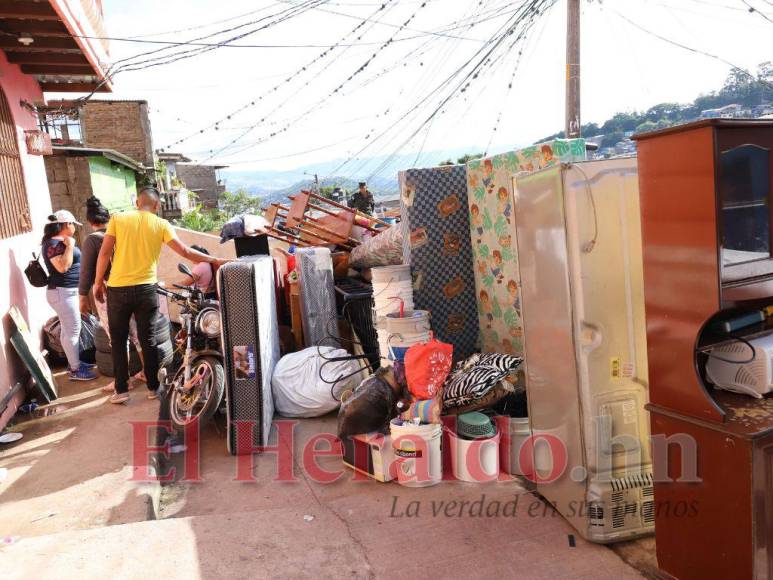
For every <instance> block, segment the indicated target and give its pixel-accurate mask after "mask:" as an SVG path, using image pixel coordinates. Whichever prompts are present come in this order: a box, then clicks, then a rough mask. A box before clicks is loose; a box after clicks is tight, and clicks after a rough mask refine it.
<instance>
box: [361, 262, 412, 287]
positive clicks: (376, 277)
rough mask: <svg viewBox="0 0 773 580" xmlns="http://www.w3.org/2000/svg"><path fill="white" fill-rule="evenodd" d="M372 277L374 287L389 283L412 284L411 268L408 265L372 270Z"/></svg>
mask: <svg viewBox="0 0 773 580" xmlns="http://www.w3.org/2000/svg"><path fill="white" fill-rule="evenodd" d="M370 272H371V275H372V276H373V278H372V281H373V285H374V286H375V285H377V284H386V283H388V282H403V281H408V282H411V267H410V266H407V265H403V264H401V265H399V266H381V267H379V268H372V269H371V271H370Z"/></svg>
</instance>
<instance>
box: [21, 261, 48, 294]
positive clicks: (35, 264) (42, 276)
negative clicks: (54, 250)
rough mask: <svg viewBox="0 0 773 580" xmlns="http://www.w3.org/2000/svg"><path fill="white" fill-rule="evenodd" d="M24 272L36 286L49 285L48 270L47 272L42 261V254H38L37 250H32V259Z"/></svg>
mask: <svg viewBox="0 0 773 580" xmlns="http://www.w3.org/2000/svg"><path fill="white" fill-rule="evenodd" d="M24 274H25V275H26V276H27V280H29V283H30V284H32V285H33V286H35V288H43V287H45V286H48V279H49V276H48V272H46V269H45V268H44V267H43V264H41V263H40V256H36V255H35V252H32V260H30V263H29V264H27V267H26V268H25V269H24Z"/></svg>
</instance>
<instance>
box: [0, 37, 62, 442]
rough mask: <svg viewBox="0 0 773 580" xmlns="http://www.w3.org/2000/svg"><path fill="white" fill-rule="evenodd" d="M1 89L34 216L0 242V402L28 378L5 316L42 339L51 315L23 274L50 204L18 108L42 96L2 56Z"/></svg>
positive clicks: (2, 419) (27, 122)
mask: <svg viewBox="0 0 773 580" xmlns="http://www.w3.org/2000/svg"><path fill="white" fill-rule="evenodd" d="M0 87H2V89H3V91H4V92H5V96H6V98H7V99H8V105H9V106H10V109H11V114H12V115H13V118H14V122H15V125H16V134H17V140H18V143H19V154H20V157H21V163H22V168H23V172H24V182H25V186H26V189H27V196H28V198H29V205H30V214H31V217H32V232H30V233H28V234H23V235H20V236H15V237H13V238H8V239H0V272H2V273H3V276H2V281H1V282H0V321H2V331H0V398H2V397H3V396H5V395H6V394H7V393H8V391H9V390H10V388H11V387H12V386H13V385H14V384H15V383H16V382H17V381H21V380H22V378H23V377H24V376H26V369H25V367H24V365H23V364H22V362H21V360H20V359H19V357H18V356H17V355H16V351H15V350H14V348H13V346H12V345H11V343H10V341H9V340H8V338H9V336H10V332H11V329H12V328H13V323H12V322H11V320H10V318H9V317H8V315H7V313H8V310H9V309H10V308H11V306H16V307H18V308H19V310H20V311H21V313H22V316H24V318H25V319H26V321H27V324H28V325H29V327H30V330H31V331H32V332H33V333H34V334H35V335H40V331H41V328H42V327H43V324H44V323H45V321H46V320H47V319H48V318H49V317H50V316H52V315H53V313H52V311H51V309H50V308H49V306H48V303H47V301H46V293H45V290H43V289H40V288H33V287H31V286H30V285H29V284H28V283H27V279H26V278H25V276H24V272H23V271H24V268H25V267H26V266H27V262H28V261H29V260H30V258H31V255H30V254H31V252H33V251H38V250H39V248H40V238H41V237H42V235H43V226H44V225H45V223H46V221H47V217H48V215H49V214H50V213H51V200H50V196H49V193H48V183H47V181H46V170H45V167H44V164H43V158H42V157H40V156H35V155H28V154H27V147H26V145H25V141H24V131H25V130H30V129H36V128H37V123H36V119H35V116H34V114H33V113H32V112H31V111H29V110H27V109H25V108H23V107H22V106H21V105H20V101H21V100H24V101H27V102H31V103H34V102H41V101H42V100H43V94H42V93H41V91H40V86H39V85H38V83H37V82H36V81H35V80H34V79H33V78H32V77H30V76H27V75H24V74H22V73H21V71H20V70H19V67H18V66H17V65H11V64H9V63H8V61H7V59H6V57H5V53H3V52H0ZM22 399H23V395H21V396H19V397H17V398H16V399H14V400H12V401H11V404H10V405H9V406H8V408H7V409H6V410H5V412H4V413H2V414H0V429H2V427H4V426H5V424H6V423H7V422H8V420H9V419H10V418H11V417H12V416H13V414H14V413H15V412H16V408H17V406H18V404H19V403H20V402H21V400H22Z"/></svg>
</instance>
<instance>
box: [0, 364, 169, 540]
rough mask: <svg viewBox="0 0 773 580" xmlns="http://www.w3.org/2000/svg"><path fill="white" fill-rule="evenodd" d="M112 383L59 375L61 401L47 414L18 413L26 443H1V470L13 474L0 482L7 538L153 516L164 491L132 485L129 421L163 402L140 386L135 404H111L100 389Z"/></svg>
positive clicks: (1, 530)
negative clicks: (26, 415)
mask: <svg viewBox="0 0 773 580" xmlns="http://www.w3.org/2000/svg"><path fill="white" fill-rule="evenodd" d="M110 380H111V379H107V378H100V379H99V380H97V381H92V382H88V383H84V382H71V381H69V380H67V378H66V377H65V376H62V375H61V374H58V375H57V381H58V383H59V389H60V393H59V394H60V398H59V399H57V400H56V401H55V404H53V405H50V406H48V407H43V408H41V409H40V410H39V413H38V414H41V415H44V416H42V417H37V418H34V419H31V420H25V418H24V417H20V416H17V418H16V424H15V426H14V427H13V428H12V430H13V431H18V432H20V433H22V434H23V435H24V438H23V439H21V440H20V441H19V442H17V443H14V444H12V445H1V446H0V468H6V469H8V474H7V477H6V478H5V480H4V481H0V537H9V536H10V537H20V538H28V537H31V536H40V535H43V534H51V533H55V532H60V531H64V530H79V529H88V528H93V527H102V526H109V525H113V524H123V523H128V522H140V521H145V520H147V519H148V517H149V515H152V513H153V507H152V506H153V501H154V500H155V501H157V500H158V496H159V492H160V486H159V485H158V484H156V483H154V484H147V483H136V482H133V481H131V480H132V476H133V473H134V470H135V467H134V466H133V463H134V462H133V460H132V447H131V437H132V427H131V424H130V421H140V420H148V419H152V418H154V413H157V408H158V402H157V401H149V400H147V399H146V396H145V388H144V387H140V388H137V389H134V390H133V391H132V400H131V402H130V403H129V404H128V405H125V406H124V405H111V404H110V403H108V402H107V395H105V394H104V393H102V392H101V390H100V389H101V387H102V386H103V385H105V384H107V383H109V382H110ZM140 463H143V462H140ZM144 463H147V462H144ZM137 467H138V468H143V467H142V466H141V465H138V466H137Z"/></svg>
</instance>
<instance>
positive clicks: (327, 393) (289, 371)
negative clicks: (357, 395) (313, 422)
mask: <svg viewBox="0 0 773 580" xmlns="http://www.w3.org/2000/svg"><path fill="white" fill-rule="evenodd" d="M319 352H321V353H322V354H323V355H324V357H325V358H327V359H330V358H337V357H346V356H349V353H347V352H346V351H345V350H343V349H340V348H333V347H331V346H323V347H320V348H319V350H318V349H317V347H316V346H314V347H310V348H307V349H304V350H302V351H300V352H294V353H291V354H288V355H285V356H283V357H282V358H281V359H280V360H279V362H278V363H277V365H276V368H275V369H274V376H273V377H272V379H271V390H272V392H273V394H274V406H275V407H276V410H277V412H278V413H279V414H281V415H284V416H285V417H319V416H321V415H325V414H327V413H329V412H330V411H334V410H336V409H337V408H338V407H339V405H340V402H339V399H340V398H341V393H343V392H344V391H346V390H347V389H354V388H355V387H356V386H357V385H359V384H360V382H362V379H363V378H364V372H363V371H362V367H361V365H360V362H359V361H356V360H346V361H338V362H329V363H328V364H326V365H325V366H324V367H322V365H323V364H325V362H326V361H325V358H322V357H321V356H320V355H319ZM320 368H322V377H323V378H324V379H325V381H327V382H325V381H323V380H321V379H320V376H319V372H320ZM357 371H360V372H357ZM353 373H354V374H353ZM352 374H353V376H351V377H349V378H348V379H344V380H342V381H339V382H338V383H336V384H335V385H332V384H330V383H332V382H334V381H335V380H336V379H338V378H339V377H342V376H343V377H346V376H347V375H352ZM331 391H332V392H331ZM334 395H335V398H333V396H334Z"/></svg>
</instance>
